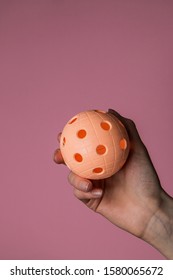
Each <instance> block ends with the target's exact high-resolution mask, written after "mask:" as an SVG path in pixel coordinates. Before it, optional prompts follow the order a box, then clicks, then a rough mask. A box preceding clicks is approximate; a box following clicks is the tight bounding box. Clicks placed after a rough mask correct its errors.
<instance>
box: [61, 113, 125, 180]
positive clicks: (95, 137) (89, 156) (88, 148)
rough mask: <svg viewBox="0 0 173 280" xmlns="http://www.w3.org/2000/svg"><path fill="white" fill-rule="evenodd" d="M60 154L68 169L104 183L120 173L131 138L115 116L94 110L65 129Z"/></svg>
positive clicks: (78, 116) (76, 119)
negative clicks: (104, 180)
mask: <svg viewBox="0 0 173 280" xmlns="http://www.w3.org/2000/svg"><path fill="white" fill-rule="evenodd" d="M60 150H61V153H62V156H63V159H64V161H65V163H66V165H67V166H68V167H69V169H70V170H72V171H73V172H74V173H75V174H77V175H79V176H81V177H83V178H88V179H94V180H98V179H104V178H108V177H110V176H112V175H113V174H115V173H116V172H118V171H119V170H120V169H121V168H122V166H123V165H124V164H125V162H126V159H127V157H128V153H129V137H128V134H127V131H126V129H125V127H124V125H123V124H122V123H121V122H120V120H119V119H118V118H116V117H115V116H113V115H111V114H108V113H106V112H103V111H98V110H90V111H85V112H81V113H79V114H77V115H76V116H74V117H73V118H71V119H70V120H69V121H68V123H67V124H66V125H65V127H64V129H63V131H62V134H61V139H60Z"/></svg>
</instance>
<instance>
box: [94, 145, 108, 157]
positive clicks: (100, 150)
mask: <svg viewBox="0 0 173 280" xmlns="http://www.w3.org/2000/svg"><path fill="white" fill-rule="evenodd" d="M96 152H97V154H98V155H104V154H105V153H106V147H105V146H104V145H98V146H97V148H96Z"/></svg>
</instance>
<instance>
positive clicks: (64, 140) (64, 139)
mask: <svg viewBox="0 0 173 280" xmlns="http://www.w3.org/2000/svg"><path fill="white" fill-rule="evenodd" d="M65 143H66V138H65V137H63V140H62V144H63V146H64V145H65Z"/></svg>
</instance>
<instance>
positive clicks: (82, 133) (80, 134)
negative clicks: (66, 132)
mask: <svg viewBox="0 0 173 280" xmlns="http://www.w3.org/2000/svg"><path fill="white" fill-rule="evenodd" d="M77 136H78V137H79V138H81V139H82V138H84V137H85V136H86V130H84V129H81V130H79V131H78V133H77Z"/></svg>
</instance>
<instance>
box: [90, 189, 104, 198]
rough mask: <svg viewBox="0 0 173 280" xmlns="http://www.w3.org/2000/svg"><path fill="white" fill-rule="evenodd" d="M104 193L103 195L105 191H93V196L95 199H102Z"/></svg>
mask: <svg viewBox="0 0 173 280" xmlns="http://www.w3.org/2000/svg"><path fill="white" fill-rule="evenodd" d="M102 193H103V191H102V190H101V189H97V190H93V191H92V195H94V196H95V197H101V196H102Z"/></svg>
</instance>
